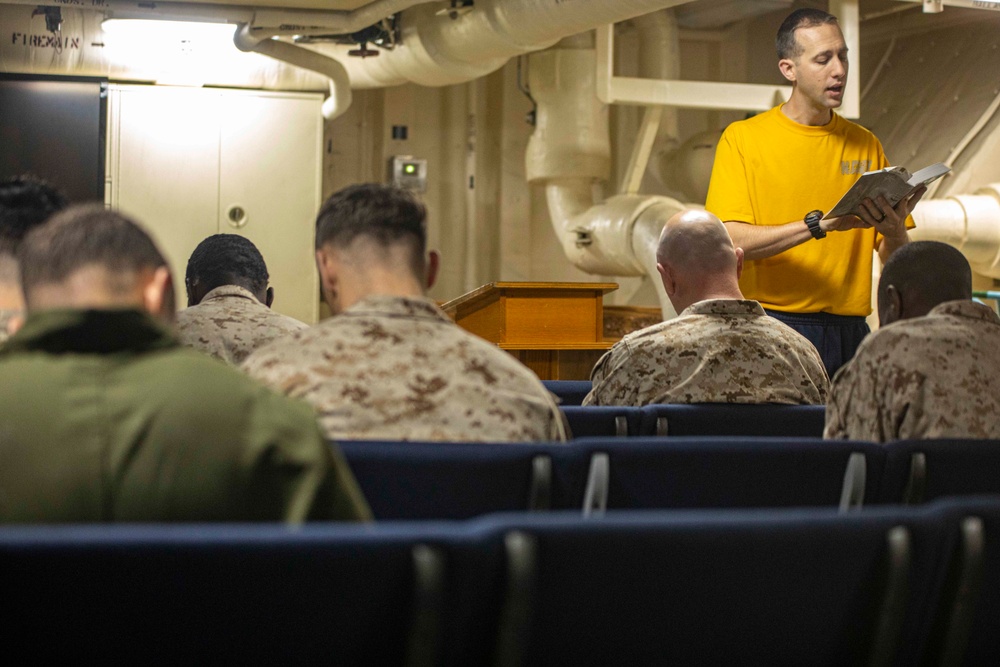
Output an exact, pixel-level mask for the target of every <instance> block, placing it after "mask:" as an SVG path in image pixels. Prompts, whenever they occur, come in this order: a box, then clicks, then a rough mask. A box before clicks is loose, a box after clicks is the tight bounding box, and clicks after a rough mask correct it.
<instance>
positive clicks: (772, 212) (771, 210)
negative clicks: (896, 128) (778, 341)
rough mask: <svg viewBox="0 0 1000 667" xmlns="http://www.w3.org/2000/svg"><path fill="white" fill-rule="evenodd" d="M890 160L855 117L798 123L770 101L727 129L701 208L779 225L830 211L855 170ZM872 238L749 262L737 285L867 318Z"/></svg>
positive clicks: (843, 235) (855, 232)
mask: <svg viewBox="0 0 1000 667" xmlns="http://www.w3.org/2000/svg"><path fill="white" fill-rule="evenodd" d="M888 164H889V163H888V160H886V157H885V154H884V153H883V152H882V145H881V144H880V143H879V140H878V139H877V138H875V135H873V134H872V133H871V132H869V131H868V130H866V129H865V128H863V127H861V126H860V125H857V124H855V123H852V122H851V121H849V120H846V119H845V118H842V117H840V116H838V115H837V114H836V113H834V114H833V119H832V120H831V121H830V123H828V124H827V125H824V126H821V127H813V126H809V125H800V124H799V123H796V122H795V121H793V120H792V119H790V118H788V117H787V116H786V115H785V114H784V113H782V112H781V108H780V107H775V108H773V109H771V110H770V111H767V112H765V113H762V114H759V115H757V116H754V117H753V118H749V119H747V120H742V121H738V122H736V123H733V124H732V125H730V126H729V127H728V128H726V131H725V132H724V133H723V135H722V139H721V140H720V141H719V147H718V149H717V150H716V153H715V165H714V166H713V168H712V181H711V184H710V185H709V189H708V199H707V201H706V204H705V208H707V209H708V210H709V211H711V212H712V213H714V214H715V215H717V216H719V217H720V218H721V219H722V220H723V221H730V220H735V221H739V222H747V223H750V224H754V225H782V224H786V223H789V222H794V221H796V220H802V219H803V218H804V217H805V215H806V213H808V212H809V211H812V210H814V209H819V210H821V211H824V212H827V211H829V210H830V209H831V208H833V206H834V205H835V204H836V203H837V201H839V200H840V197H841V196H842V195H843V194H844V193H845V192H847V190H848V189H849V188H850V187H851V185H852V184H853V183H854V181H855V180H857V178H858V176H860V175H861V174H863V173H864V172H866V171H871V170H874V169H881V168H883V167H886V166H888ZM907 226H908V227H912V226H913V221H912V219H907ZM878 238H879V236H878V234H877V233H876V232H875V230H874V229H852V230H850V231H846V232H833V233H830V234H828V235H827V237H826V238H824V239H821V240H815V239H810V240H809V241H806V242H805V243H802V244H800V245H798V246H795V247H794V248H790V249H789V250H786V251H785V252H783V253H780V254H778V255H775V256H773V257H768V258H766V259H759V260H754V261H748V262H746V265H745V267H744V269H743V277H742V278H741V279H740V288H741V289H742V290H743V294H744V295H745V296H746V297H747V298H748V299H756V300H757V301H760V302H761V304H762V305H763V306H764V307H765V308H770V309H773V310H777V311H784V312H792V313H817V312H825V313H833V314H835V315H860V316H867V315H868V314H869V313H870V312H871V289H872V251H873V250H874V249H875V247H876V242H877V240H878Z"/></svg>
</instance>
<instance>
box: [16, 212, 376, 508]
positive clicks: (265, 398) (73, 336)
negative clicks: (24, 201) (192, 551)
mask: <svg viewBox="0 0 1000 667" xmlns="http://www.w3.org/2000/svg"><path fill="white" fill-rule="evenodd" d="M18 264H19V266H20V272H21V284H22V287H23V289H24V301H25V304H26V306H27V312H28V317H27V320H26V321H25V323H24V326H23V327H22V328H21V329H20V330H19V331H18V332H17V333H16V334H15V335H13V336H12V337H11V338H10V339H9V340H8V341H7V342H6V343H5V345H4V347H3V348H0V378H3V381H2V382H0V489H2V490H3V492H2V493H0V522H15V523H38V522H52V523H79V522H109V521H285V522H289V523H299V522H301V521H305V520H307V519H365V518H368V517H369V516H370V513H369V511H368V507H367V505H366V503H365V501H364V499H363V497H362V496H361V493H360V491H359V490H358V487H357V484H356V483H355V481H354V478H353V477H352V475H351V473H350V470H349V469H348V468H347V464H346V463H345V462H344V460H343V459H342V458H341V457H340V455H339V453H338V452H337V450H335V449H333V448H332V447H331V446H329V445H328V444H327V443H326V442H325V441H324V439H323V437H322V435H321V434H320V432H319V428H318V427H317V425H316V419H315V416H314V415H313V413H312V410H311V409H310V408H309V406H308V405H305V404H303V403H299V402H297V401H292V400H289V399H287V398H285V397H284V396H279V395H278V394H275V393H274V392H272V391H270V390H268V389H266V388H265V387H262V386H260V385H258V384H256V383H255V382H253V381H251V380H250V379H249V378H247V377H246V376H245V375H243V374H242V373H240V372H239V371H238V370H236V369H235V368H229V367H227V366H225V365H223V364H220V363H218V362H216V361H214V360H212V359H210V358H209V357H207V356H205V355H203V354H201V353H199V352H195V351H194V350H189V349H186V348H183V347H181V346H180V344H179V343H178V342H177V340H176V339H175V338H174V337H173V334H172V333H171V332H170V330H169V328H168V327H167V325H168V324H169V320H170V319H171V318H172V314H173V311H174V307H173V306H174V304H173V287H172V282H171V276H170V271H169V269H168V268H167V263H166V260H165V259H164V258H163V255H161V254H160V251H159V250H158V249H157V247H156V246H155V245H154V244H153V241H152V240H151V239H150V238H149V235H147V234H146V232H144V231H143V230H142V229H141V228H140V227H139V226H138V225H136V224H135V223H133V222H132V221H130V220H128V219H127V218H124V217H123V216H121V215H119V214H117V213H115V212H112V211H108V210H105V209H104V207H103V206H99V205H98V206H89V207H87V206H85V207H71V208H68V209H66V210H65V211H63V212H62V213H59V214H57V215H56V216H55V217H53V218H52V219H51V220H50V221H49V222H47V223H45V224H44V225H42V226H40V227H36V228H35V229H34V230H32V231H31V232H30V233H29V234H28V235H27V237H26V238H25V239H24V241H23V243H21V245H20V248H19V249H18Z"/></svg>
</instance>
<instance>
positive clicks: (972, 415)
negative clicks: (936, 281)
mask: <svg viewBox="0 0 1000 667" xmlns="http://www.w3.org/2000/svg"><path fill="white" fill-rule="evenodd" d="M824 435H825V437H827V438H849V439H857V440H872V441H875V442H887V441H890V440H902V439H909V438H949V437H950V438H1000V318H998V317H997V314H996V313H994V312H993V311H992V310H990V309H989V308H988V307H986V306H984V305H982V304H978V303H975V302H973V301H948V302H945V303H942V304H939V305H938V306H937V307H936V308H934V309H933V310H931V312H930V313H928V314H927V316H926V317H917V318H913V319H909V320H901V321H899V322H894V323H893V324H890V325H888V326H885V327H882V328H881V329H879V330H878V331H876V332H875V333H873V334H871V335H870V336H868V338H866V339H865V341H864V342H863V343H862V344H861V347H859V348H858V352H857V354H856V355H855V357H854V359H852V360H851V361H850V362H849V363H848V364H847V365H846V366H844V367H843V368H842V369H841V370H840V371H839V372H838V373H837V375H836V376H835V377H834V381H833V388H832V389H831V391H830V400H829V403H828V404H827V407H826V430H825V432H824Z"/></svg>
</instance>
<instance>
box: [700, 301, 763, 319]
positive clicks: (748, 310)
mask: <svg viewBox="0 0 1000 667" xmlns="http://www.w3.org/2000/svg"><path fill="white" fill-rule="evenodd" d="M681 315H682V316H684V315H742V316H757V317H764V315H765V313H764V309H763V308H762V307H761V305H760V304H759V303H757V302H756V301H752V300H750V299H706V300H705V301H698V302H697V303H692V304H691V305H690V306H688V307H687V308H685V309H684V312H682V313H681Z"/></svg>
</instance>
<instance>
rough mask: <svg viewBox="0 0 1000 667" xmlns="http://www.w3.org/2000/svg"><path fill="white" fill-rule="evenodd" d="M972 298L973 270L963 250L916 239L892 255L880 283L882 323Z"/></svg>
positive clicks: (879, 305)
mask: <svg viewBox="0 0 1000 667" xmlns="http://www.w3.org/2000/svg"><path fill="white" fill-rule="evenodd" d="M971 298H972V269H971V268H970V267H969V262H968V260H966V259H965V257H964V256H963V255H962V253H961V252H959V251H958V250H956V249H955V248H953V247H951V246H950V245H948V244H946V243H940V242H938V241H913V242H912V243H907V244H906V245H904V246H903V247H902V248H900V249H899V250H897V251H896V252H894V253H893V254H892V256H891V257H890V258H889V260H888V261H887V262H886V263H885V266H884V267H883V268H882V276H881V278H879V283H878V315H879V322H880V323H881V324H882V325H886V324H892V323H893V322H895V321H896V320H905V319H909V318H911V317H923V316H924V315H926V314H927V313H929V312H930V311H931V309H933V308H934V307H935V306H937V305H939V304H942V303H944V302H945V301H959V300H968V299H971Z"/></svg>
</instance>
